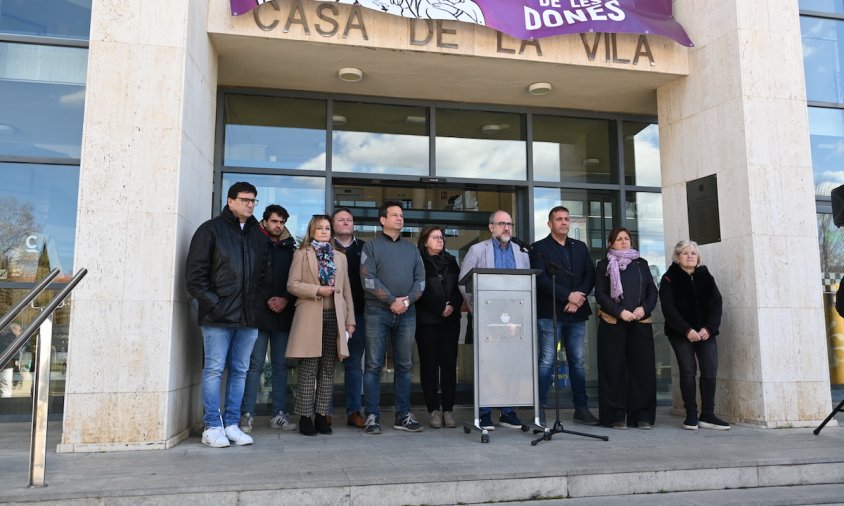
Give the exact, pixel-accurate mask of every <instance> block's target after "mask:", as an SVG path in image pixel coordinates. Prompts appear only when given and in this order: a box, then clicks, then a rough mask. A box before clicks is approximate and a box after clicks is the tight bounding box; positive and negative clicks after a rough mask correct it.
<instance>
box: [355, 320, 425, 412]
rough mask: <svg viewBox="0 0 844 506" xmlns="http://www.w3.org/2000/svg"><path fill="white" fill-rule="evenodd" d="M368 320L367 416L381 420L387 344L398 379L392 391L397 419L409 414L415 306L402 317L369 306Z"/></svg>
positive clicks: (364, 387) (365, 384)
mask: <svg viewBox="0 0 844 506" xmlns="http://www.w3.org/2000/svg"><path fill="white" fill-rule="evenodd" d="M364 319H365V320H366V359H365V363H366V366H365V368H364V374H363V397H364V403H365V404H366V414H367V415H375V416H376V417H378V419H379V420H380V419H381V411H380V410H379V408H378V406H379V404H380V403H381V369H383V368H384V355H385V354H386V352H387V342H388V341H389V342H390V344H391V345H392V347H393V362H394V363H395V375H394V377H395V379H394V381H393V387H394V390H395V397H396V418H400V417H402V416H404V415H406V414H407V413H410V370H411V368H412V367H413V342H414V335H415V334H416V308H414V307H413V306H411V307H410V309H409V310H408V311H407V312H406V313H404V314H401V315H397V314H393V312H392V311H390V309H389V308H387V307H384V306H376V305H374V304H367V305H366V310H365V314H364Z"/></svg>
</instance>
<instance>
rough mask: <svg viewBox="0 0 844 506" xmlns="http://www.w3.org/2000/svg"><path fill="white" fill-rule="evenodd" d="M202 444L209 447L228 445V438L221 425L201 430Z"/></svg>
mask: <svg viewBox="0 0 844 506" xmlns="http://www.w3.org/2000/svg"><path fill="white" fill-rule="evenodd" d="M247 437H249V436H247ZM202 444H204V445H208V446H210V447H211V448H225V447H226V446H228V445H229V438H227V437H226V432H225V431H224V430H223V428H222V427H208V428H207V429H205V430H204V431H202Z"/></svg>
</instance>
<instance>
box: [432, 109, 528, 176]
mask: <svg viewBox="0 0 844 506" xmlns="http://www.w3.org/2000/svg"><path fill="white" fill-rule="evenodd" d="M526 153H527V151H526V145H525V133H524V127H523V117H522V115H520V114H510V113H497V112H480V111H455V110H450V109H438V110H437V169H436V171H437V175H438V176H452V177H467V178H483V179H515V180H522V181H523V180H524V179H525V178H526V177H527V157H526Z"/></svg>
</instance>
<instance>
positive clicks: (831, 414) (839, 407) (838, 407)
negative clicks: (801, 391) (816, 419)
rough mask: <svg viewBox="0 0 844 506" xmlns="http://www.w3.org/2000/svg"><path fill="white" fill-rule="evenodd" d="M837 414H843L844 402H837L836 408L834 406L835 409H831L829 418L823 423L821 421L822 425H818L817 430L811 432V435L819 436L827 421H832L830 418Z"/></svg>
mask: <svg viewBox="0 0 844 506" xmlns="http://www.w3.org/2000/svg"><path fill="white" fill-rule="evenodd" d="M838 412H844V400H842V401H841V402H839V403H838V406H835V409H833V410H832V412H831V413H830V414H829V416H828V417H826V420H824V421H823V423H821V424H820V425H818V428H817V429H815V430H813V431H812V433H813V434H814V435H816V436H817V435H818V434H820V433H821V429H823V428H824V427H825V426H826V424H828V423H829V421H830V420H832V417H833V416H835V414H836V413H838Z"/></svg>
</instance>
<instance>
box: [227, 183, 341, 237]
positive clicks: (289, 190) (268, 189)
mask: <svg viewBox="0 0 844 506" xmlns="http://www.w3.org/2000/svg"><path fill="white" fill-rule="evenodd" d="M238 181H249V182H250V183H252V184H253V185H255V188H257V189H258V200H259V203H258V205H256V206H255V218H257V219H258V220H259V221H260V220H261V218H262V217H263V215H264V209H266V208H267V206H268V205H270V204H278V205H280V206H282V207H284V208H285V209H287V212H288V213H290V217H289V218H288V219H287V223H286V225H285V226H286V227H287V230H289V231H290V233H291V234H292V235H293V236H294V237H295V238H296V243H297V244H298V243H300V242H301V241H302V238H303V237H305V235H306V234H307V231H308V221H310V219H311V216H313V215H314V214H322V213H324V212H325V179H324V178H321V177H304V176H273V175H258V174H232V173H227V174H223V186H222V189H221V190H220V195H221V202H222V205H221V206H220V207H223V206H225V205H226V192H227V191H228V189H229V187H230V186H231V185H233V184H234V183H236V182H238Z"/></svg>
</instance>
